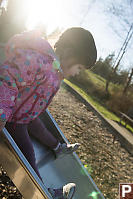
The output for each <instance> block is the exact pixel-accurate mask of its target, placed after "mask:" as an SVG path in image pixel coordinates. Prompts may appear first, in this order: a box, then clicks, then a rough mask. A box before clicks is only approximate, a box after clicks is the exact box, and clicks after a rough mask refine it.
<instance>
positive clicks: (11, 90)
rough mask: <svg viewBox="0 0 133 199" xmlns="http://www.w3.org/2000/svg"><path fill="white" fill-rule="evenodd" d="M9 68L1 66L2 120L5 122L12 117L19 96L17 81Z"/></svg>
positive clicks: (0, 96) (0, 107)
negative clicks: (9, 71)
mask: <svg viewBox="0 0 133 199" xmlns="http://www.w3.org/2000/svg"><path fill="white" fill-rule="evenodd" d="M7 68H8V66H0V119H1V120H2V121H4V122H6V121H8V119H9V118H10V117H11V115H12V111H13V107H14V106H15V101H16V98H17V96H18V88H17V86H16V83H15V80H14V79H13V78H12V76H11V75H10V74H9V73H8V69H7Z"/></svg>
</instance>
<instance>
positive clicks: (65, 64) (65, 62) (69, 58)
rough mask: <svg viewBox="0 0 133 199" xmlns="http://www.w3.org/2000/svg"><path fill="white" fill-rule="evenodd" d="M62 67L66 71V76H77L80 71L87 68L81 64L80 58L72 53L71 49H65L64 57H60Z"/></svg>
mask: <svg viewBox="0 0 133 199" xmlns="http://www.w3.org/2000/svg"><path fill="white" fill-rule="evenodd" d="M60 63H61V68H62V70H63V73H64V77H65V78H66V77H69V76H75V75H77V74H79V72H80V71H81V70H83V69H85V66H84V65H82V64H79V60H78V58H76V57H75V56H73V55H72V54H71V49H65V50H64V54H63V56H62V58H61V59H60Z"/></svg>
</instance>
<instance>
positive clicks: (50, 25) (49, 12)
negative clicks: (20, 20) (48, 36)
mask: <svg viewBox="0 0 133 199" xmlns="http://www.w3.org/2000/svg"><path fill="white" fill-rule="evenodd" d="M26 3H27V11H28V15H29V16H28V21H27V29H28V30H31V29H33V28H34V27H35V26H36V25H37V24H38V23H42V24H44V25H45V26H46V29H47V32H52V31H53V30H54V29H56V28H57V27H65V26H66V24H67V21H68V20H67V17H66V16H67V15H66V10H67V8H68V3H66V1H65V3H64V1H62V0H49V1H46V0H38V1H36V0H27V2H26Z"/></svg>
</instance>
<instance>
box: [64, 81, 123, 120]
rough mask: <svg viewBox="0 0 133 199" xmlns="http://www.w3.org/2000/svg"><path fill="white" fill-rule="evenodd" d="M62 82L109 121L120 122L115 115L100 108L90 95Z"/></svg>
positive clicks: (71, 84)
mask: <svg viewBox="0 0 133 199" xmlns="http://www.w3.org/2000/svg"><path fill="white" fill-rule="evenodd" d="M64 81H65V82H66V83H67V84H68V85H70V86H71V87H72V88H74V89H75V90H76V91H78V92H79V93H80V94H81V96H82V97H83V98H84V99H86V100H87V101H88V102H89V103H90V104H91V105H93V106H94V107H95V108H96V109H97V110H98V111H99V112H100V113H101V114H103V115H104V116H105V117H106V118H108V119H111V120H115V121H119V120H120V118H119V117H117V116H116V115H115V114H113V113H111V112H110V111H108V110H107V109H106V108H105V107H104V106H102V105H101V104H100V103H98V102H97V101H95V100H94V98H92V97H91V96H90V95H88V94H86V92H85V91H83V89H81V88H79V87H78V86H77V85H75V84H73V83H71V82H70V81H68V80H66V79H65V80H64Z"/></svg>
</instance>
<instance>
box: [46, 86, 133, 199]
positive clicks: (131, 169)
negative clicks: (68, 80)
mask: <svg viewBox="0 0 133 199" xmlns="http://www.w3.org/2000/svg"><path fill="white" fill-rule="evenodd" d="M49 110H50V112H51V114H52V116H53V117H54V118H55V120H56V122H57V123H58V125H59V127H60V129H61V130H62V131H63V133H64V134H65V136H66V137H67V139H68V140H69V141H70V142H71V143H74V142H79V143H81V147H80V149H78V151H77V154H78V155H79V157H80V159H81V161H82V162H83V164H84V165H85V166H86V168H87V170H88V172H89V174H90V175H91V177H92V178H93V180H94V182H95V183H96V185H97V186H98V187H99V189H100V190H101V192H102V193H103V195H104V197H105V198H106V199H118V198H119V196H118V193H119V191H118V190H119V183H120V182H121V183H122V182H126V183H131V182H132V183H133V157H132V156H131V155H130V154H129V153H128V152H127V151H126V150H125V149H124V148H122V147H121V144H120V142H119V141H118V140H116V141H115V142H114V144H113V135H112V134H111V133H110V131H109V129H108V127H107V126H106V125H105V124H104V123H103V122H102V121H101V120H100V119H99V118H98V117H97V116H96V115H95V114H94V113H93V112H92V111H89V110H88V109H87V108H86V106H85V105H84V104H82V102H80V101H79V100H77V99H76V97H75V96H74V95H72V94H71V93H70V92H68V91H66V90H65V89H64V88H61V89H60V90H59V91H58V93H57V94H56V96H55V97H54V99H53V101H52V103H51V104H50V106H49Z"/></svg>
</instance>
